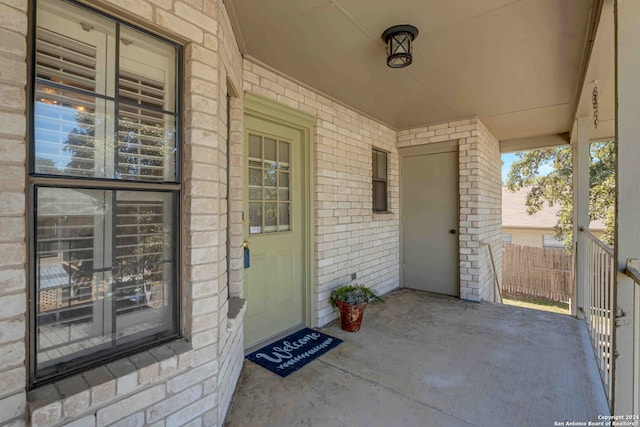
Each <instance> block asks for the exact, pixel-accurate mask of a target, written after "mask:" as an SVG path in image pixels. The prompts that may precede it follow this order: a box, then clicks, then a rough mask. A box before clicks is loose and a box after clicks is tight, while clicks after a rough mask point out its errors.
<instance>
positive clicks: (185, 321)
mask: <svg viewBox="0 0 640 427" xmlns="http://www.w3.org/2000/svg"><path fill="white" fill-rule="evenodd" d="M91 3H92V5H93V6H95V7H98V8H100V9H105V10H108V11H117V16H118V17H119V18H122V19H124V20H125V21H127V20H128V21H132V22H134V23H136V24H138V25H142V26H144V27H145V28H146V29H148V30H150V31H152V32H158V33H160V34H163V35H165V36H167V37H169V38H172V39H174V40H176V41H178V42H181V43H182V44H183V45H184V50H183V52H184V62H183V64H184V68H183V69H184V77H185V79H184V81H185V85H184V93H183V98H182V99H183V105H184V115H183V153H182V154H183V158H184V160H185V167H184V168H183V183H184V186H183V188H184V190H183V198H182V202H183V203H182V204H183V212H182V215H181V218H182V226H183V231H182V248H181V249H182V257H183V258H182V261H183V262H182V265H181V267H182V277H181V288H182V289H181V291H182V302H183V307H182V325H183V331H184V334H185V336H186V337H187V338H188V339H189V340H190V344H189V345H186V344H185V342H184V341H178V342H174V343H171V344H170V345H165V346H160V347H156V348H153V349H152V350H150V351H148V352H143V353H140V354H137V355H134V356H131V357H129V358H126V359H120V360H119V361H117V362H114V363H112V364H109V365H107V366H106V367H102V368H98V369H95V370H92V371H89V372H85V373H83V374H79V375H76V376H73V377H70V378H68V379H65V380H62V381H58V382H56V383H55V384H51V385H48V386H44V387H39V388H37V389H35V390H34V391H32V392H29V396H28V397H27V393H26V383H27V381H26V370H25V364H24V363H25V357H26V355H27V348H26V346H25V335H26V328H27V325H26V320H25V313H26V308H27V270H26V262H27V258H26V248H25V241H26V231H25V230H26V216H25V214H26V212H25V211H26V210H25V207H26V181H25V173H26V170H25V168H26V166H25V165H26V154H25V138H26V126H27V118H26V105H27V96H26V83H27V69H26V58H27V44H26V38H27V28H28V15H27V9H28V2H27V1H26V0H1V1H0V15H1V16H2V17H3V18H4V19H0V39H1V40H2V41H1V42H0V59H1V60H2V63H3V66H2V67H1V68H0V95H1V96H0V124H1V126H0V154H2V155H1V156H0V159H1V160H0V178H1V179H2V182H3V186H2V189H1V190H0V251H1V252H2V254H3V257H2V260H1V261H0V307H1V308H0V325H1V326H2V328H0V375H2V378H3V381H2V385H3V386H2V387H1V389H0V424H1V425H5V424H6V425H16V426H17V425H26V424H30V425H34V426H38V425H47V426H55V425H63V424H70V425H87V426H93V425H112V424H113V425H125V424H126V425H142V424H145V423H146V424H151V423H153V424H154V425H159V424H158V423H160V424H161V425H165V423H166V425H188V424H189V423H191V422H192V421H193V422H196V424H197V425H217V424H219V423H220V421H221V419H220V418H221V416H223V415H224V413H225V412H226V405H228V402H229V399H230V395H231V393H232V390H233V385H234V384H235V381H236V380H237V377H238V375H239V366H240V365H241V363H242V352H241V348H242V344H241V343H242V323H241V322H239V321H237V319H236V320H234V321H232V320H228V319H227V307H228V300H227V286H226V284H227V261H226V256H227V254H226V252H227V248H226V245H227V242H226V241H227V226H226V224H227V212H228V211H229V209H228V206H227V201H226V199H225V197H221V195H225V194H226V192H227V188H226V185H227V175H226V173H227V167H226V165H227V154H228V145H227V138H226V136H227V126H228V123H227V114H226V102H225V97H226V91H227V82H229V85H230V86H231V87H235V88H236V90H237V93H239V94H240V96H241V92H242V90H241V88H242V81H241V78H242V59H241V56H240V54H239V51H238V48H237V46H236V44H235V37H234V35H233V34H232V32H231V26H230V24H229V20H228V17H227V15H226V11H225V10H224V6H223V2H222V0H200V1H196V2H191V1H190V2H181V1H177V0H162V1H159V0H152V1H144V0H140V1H137V2H134V3H131V2H124V1H121V0H100V1H94V2H91ZM241 105H242V103H241V100H239V99H238V98H236V99H235V100H234V101H233V102H232V107H233V108H232V111H231V134H232V142H235V146H236V148H235V150H236V151H234V152H232V155H233V154H236V157H235V159H232V160H231V163H232V164H234V161H235V163H236V164H237V154H238V151H237V146H238V144H240V145H241V141H242V133H241V130H240V129H241V125H240V123H241V117H242V107H241ZM231 146H233V144H231ZM232 171H233V170H232ZM234 173H235V175H232V177H231V179H232V182H233V180H234V179H235V180H236V181H238V176H239V175H238V170H237V169H236V170H235V171H234ZM237 185H239V186H240V187H241V186H242V182H241V180H240V182H239V184H237ZM237 185H236V186H237ZM235 200H236V205H237V200H238V198H237V194H236V198H235ZM233 209H234V208H233V205H231V211H230V212H231V215H234V213H235V217H234V219H232V220H231V223H232V227H231V228H230V238H231V241H232V247H235V248H236V249H237V248H239V247H240V244H241V242H240V243H239V242H238V236H241V231H240V232H238V230H237V224H238V222H239V221H240V220H239V219H238V218H239V215H238V208H237V206H236V207H235V211H234V210H233ZM233 224H235V227H233ZM234 239H235V240H234ZM234 245H235V246H234ZM237 252H238V251H237V250H236V256H235V258H236V259H237V258H238V256H239V255H238V254H237ZM234 271H235V276H234V277H232V280H233V281H234V282H233V283H235V284H234V286H235V292H234V291H233V290H232V292H231V293H232V296H238V295H239V292H238V288H240V287H241V283H240V281H241V277H240V278H239V277H238V276H239V274H238V273H239V272H240V273H241V271H240V270H239V268H238V266H237V263H236V264H234V263H233V261H232V273H233V272H234ZM240 275H241V274H240ZM240 315H241V314H240ZM239 350H240V351H239ZM221 401H223V404H222V405H220V402H221Z"/></svg>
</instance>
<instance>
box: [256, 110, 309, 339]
mask: <svg viewBox="0 0 640 427" xmlns="http://www.w3.org/2000/svg"><path fill="white" fill-rule="evenodd" d="M244 123H245V158H246V159H247V164H246V188H245V198H244V200H245V209H244V212H245V223H244V235H245V240H246V242H247V244H248V246H249V250H250V267H249V268H247V269H245V275H244V280H245V285H244V286H245V297H246V299H247V313H246V316H245V323H244V324H245V327H244V345H245V348H247V347H250V346H252V345H254V344H257V343H259V342H261V341H265V340H267V339H269V338H271V337H274V336H276V335H278V334H279V333H281V332H283V331H285V330H287V329H290V328H293V327H296V326H299V325H302V323H303V319H304V317H303V314H304V313H303V306H304V304H303V295H304V292H303V291H304V278H303V237H304V230H303V227H304V222H303V217H302V212H303V209H302V202H303V182H302V173H303V171H302V165H303V161H302V157H301V154H302V147H301V145H302V138H301V133H300V131H299V130H296V129H294V128H291V127H288V126H284V125H281V124H277V123H275V122H271V121H269V120H267V119H262V118H257V117H254V116H249V115H247V116H245V122H244Z"/></svg>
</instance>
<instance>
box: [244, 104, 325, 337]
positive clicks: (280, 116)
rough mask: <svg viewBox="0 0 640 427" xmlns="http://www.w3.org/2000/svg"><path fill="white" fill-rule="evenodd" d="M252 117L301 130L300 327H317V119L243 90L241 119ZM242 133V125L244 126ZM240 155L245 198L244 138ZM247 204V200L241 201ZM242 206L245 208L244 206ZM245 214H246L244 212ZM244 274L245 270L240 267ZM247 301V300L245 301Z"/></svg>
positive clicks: (245, 156)
mask: <svg viewBox="0 0 640 427" xmlns="http://www.w3.org/2000/svg"><path fill="white" fill-rule="evenodd" d="M247 115H248V116H252V117H255V118H258V119H262V120H266V121H270V122H273V123H276V124H279V125H282V126H287V127H290V128H293V129H295V130H297V131H299V132H300V140H301V141H300V142H301V147H300V149H301V151H302V191H303V197H302V199H303V200H302V203H301V206H300V207H301V209H302V227H303V230H302V233H301V234H302V251H303V254H302V257H301V259H302V264H303V265H302V280H303V283H302V287H303V289H302V298H303V301H302V321H303V326H311V327H313V326H316V325H314V324H313V318H314V317H313V298H312V297H313V282H314V281H313V257H314V251H313V246H314V227H313V224H314V211H313V204H314V197H313V182H314V180H313V177H314V169H313V150H314V138H313V129H314V127H315V124H316V118H315V117H314V116H311V115H309V114H306V113H303V112H301V111H298V110H295V109H293V108H291V107H288V106H286V105H283V104H280V103H278V102H276V101H273V100H271V99H267V98H263V97H261V96H258V95H255V94H252V93H249V92H246V93H245V94H244V115H243V118H242V121H243V123H244V116H247ZM243 132H244V126H243ZM242 156H243V162H242V163H243V166H242V167H243V172H242V176H243V183H242V191H243V198H245V197H246V191H245V190H246V183H247V179H248V177H247V176H246V174H247V170H248V156H247V144H246V142H245V139H244V138H243V143H242ZM244 203H246V200H244V201H243V206H244ZM243 209H244V208H243ZM245 215H248V213H245ZM245 231H246V230H245V224H244V223H243V226H242V235H243V238H246V236H245ZM243 275H244V270H243ZM243 294H244V279H243ZM248 303H250V302H249V301H248Z"/></svg>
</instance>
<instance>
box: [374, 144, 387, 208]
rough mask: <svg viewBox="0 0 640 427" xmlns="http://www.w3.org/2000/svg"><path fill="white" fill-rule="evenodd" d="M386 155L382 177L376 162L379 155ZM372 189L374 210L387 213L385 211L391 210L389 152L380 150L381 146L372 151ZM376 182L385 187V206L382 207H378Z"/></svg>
mask: <svg viewBox="0 0 640 427" xmlns="http://www.w3.org/2000/svg"><path fill="white" fill-rule="evenodd" d="M380 155H382V156H384V177H381V176H379V175H377V174H376V169H377V168H376V164H377V156H380ZM371 163H372V164H371V168H372V169H371V181H372V182H371V190H372V199H371V201H372V205H371V206H372V210H373V212H375V213H385V212H389V197H388V186H389V180H388V176H389V153H388V152H386V151H384V150H380V149H379V148H375V147H373V148H372V152H371ZM376 183H379V184H380V183H381V184H382V186H383V189H384V196H383V197H384V198H383V202H384V207H383V208H380V209H376V205H377V204H376V200H377V198H376Z"/></svg>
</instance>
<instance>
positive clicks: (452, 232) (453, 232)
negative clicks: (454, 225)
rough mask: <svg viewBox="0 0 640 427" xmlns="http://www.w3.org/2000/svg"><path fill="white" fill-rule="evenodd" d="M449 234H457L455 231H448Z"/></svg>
mask: <svg viewBox="0 0 640 427" xmlns="http://www.w3.org/2000/svg"><path fill="white" fill-rule="evenodd" d="M449 233H451V234H456V233H457V231H456V230H449Z"/></svg>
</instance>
